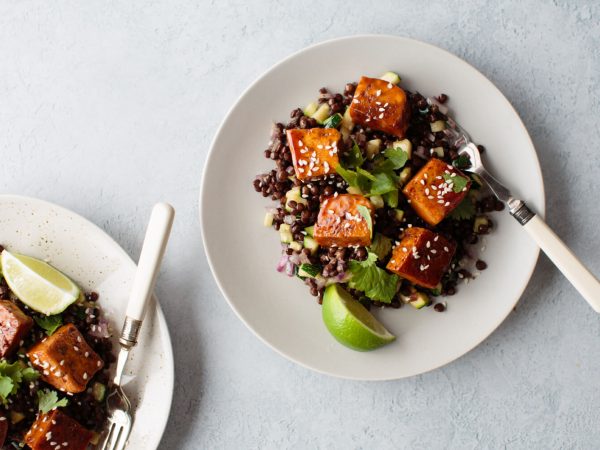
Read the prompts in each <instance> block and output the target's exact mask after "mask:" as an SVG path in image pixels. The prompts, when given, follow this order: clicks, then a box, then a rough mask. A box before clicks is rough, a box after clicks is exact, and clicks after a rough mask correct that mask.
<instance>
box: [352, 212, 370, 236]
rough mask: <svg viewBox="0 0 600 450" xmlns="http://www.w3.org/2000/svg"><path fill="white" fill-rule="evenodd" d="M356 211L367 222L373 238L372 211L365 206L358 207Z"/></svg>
mask: <svg viewBox="0 0 600 450" xmlns="http://www.w3.org/2000/svg"><path fill="white" fill-rule="evenodd" d="M356 209H357V210H358V212H359V213H360V215H361V216H363V219H365V220H366V222H367V226H368V227H369V232H370V233H371V237H373V219H372V218H371V211H369V208H367V207H366V206H365V205H358V206H357V207H356Z"/></svg>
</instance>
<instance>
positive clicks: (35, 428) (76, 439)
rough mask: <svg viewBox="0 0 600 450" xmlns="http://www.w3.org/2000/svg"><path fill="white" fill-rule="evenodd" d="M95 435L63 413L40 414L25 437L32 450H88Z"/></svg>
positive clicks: (54, 411)
mask: <svg viewBox="0 0 600 450" xmlns="http://www.w3.org/2000/svg"><path fill="white" fill-rule="evenodd" d="M92 436H93V433H92V432H91V431H90V430H88V429H86V428H83V427H82V426H81V425H79V422H77V421H76V420H74V419H72V418H71V417H69V416H68V415H66V414H65V413H63V412H62V411H60V410H58V409H54V410H52V411H50V412H49V413H47V414H39V415H38V417H37V419H36V420H35V422H33V425H32V426H31V428H30V429H29V431H28V432H27V434H26V435H25V443H26V444H27V445H29V446H30V447H31V449H32V450H58V449H64V450H86V449H87V446H88V444H89V443H90V441H91V439H92Z"/></svg>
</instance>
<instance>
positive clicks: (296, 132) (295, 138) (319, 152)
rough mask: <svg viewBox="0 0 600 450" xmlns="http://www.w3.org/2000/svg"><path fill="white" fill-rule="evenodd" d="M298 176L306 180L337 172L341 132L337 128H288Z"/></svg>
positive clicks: (289, 143)
mask: <svg viewBox="0 0 600 450" xmlns="http://www.w3.org/2000/svg"><path fill="white" fill-rule="evenodd" d="M286 133H287V140H288V145H289V147H290V150H291V152H292V162H293V163H294V171H295V172H296V178H298V179H299V180H305V179H310V178H315V177H319V176H322V175H329V174H334V173H335V168H336V167H337V165H338V164H339V158H338V143H339V141H340V137H341V135H340V132H339V131H338V130H336V129H335V128H311V129H308V130H303V129H293V130H287V132H286Z"/></svg>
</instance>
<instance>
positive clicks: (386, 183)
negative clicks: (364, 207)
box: [369, 172, 397, 195]
mask: <svg viewBox="0 0 600 450" xmlns="http://www.w3.org/2000/svg"><path fill="white" fill-rule="evenodd" d="M394 189H397V188H396V183H395V181H394V178H393V176H392V175H391V174H389V173H387V172H383V173H378V174H375V180H374V181H373V184H372V185H371V189H370V191H369V195H383V194H386V193H388V192H391V191H393V190H394Z"/></svg>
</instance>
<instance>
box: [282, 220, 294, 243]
mask: <svg viewBox="0 0 600 450" xmlns="http://www.w3.org/2000/svg"><path fill="white" fill-rule="evenodd" d="M279 238H280V240H281V242H282V243H284V244H289V243H290V242H292V241H293V240H294V237H293V236H292V227H290V226H289V225H288V224H287V223H282V224H281V226H280V227H279Z"/></svg>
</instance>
